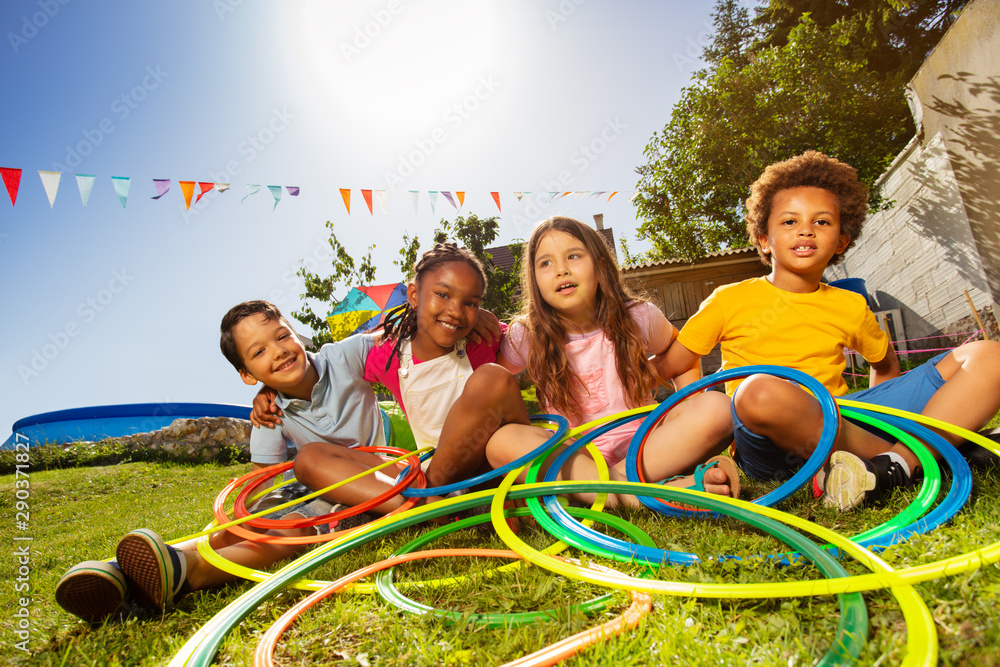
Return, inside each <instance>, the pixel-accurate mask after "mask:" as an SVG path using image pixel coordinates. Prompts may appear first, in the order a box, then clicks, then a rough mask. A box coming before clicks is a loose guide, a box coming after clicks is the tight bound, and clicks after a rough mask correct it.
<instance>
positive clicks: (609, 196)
mask: <svg viewBox="0 0 1000 667" xmlns="http://www.w3.org/2000/svg"><path fill="white" fill-rule="evenodd" d="M616 194H618V190H615V191H614V192H612V193H611V194H609V195H608V201H611V198H612V197H614V196H615V195H616Z"/></svg>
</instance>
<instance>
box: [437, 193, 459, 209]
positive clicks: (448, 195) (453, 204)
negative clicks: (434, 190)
mask: <svg viewBox="0 0 1000 667" xmlns="http://www.w3.org/2000/svg"><path fill="white" fill-rule="evenodd" d="M441 194H442V196H444V198H445V199H447V200H448V201H449V202H450V203H451V205H452V206H454V207H455V210H456V211H457V210H458V204H456V203H455V198H454V197H452V196H451V193H450V192H448V191H447V190H442V191H441Z"/></svg>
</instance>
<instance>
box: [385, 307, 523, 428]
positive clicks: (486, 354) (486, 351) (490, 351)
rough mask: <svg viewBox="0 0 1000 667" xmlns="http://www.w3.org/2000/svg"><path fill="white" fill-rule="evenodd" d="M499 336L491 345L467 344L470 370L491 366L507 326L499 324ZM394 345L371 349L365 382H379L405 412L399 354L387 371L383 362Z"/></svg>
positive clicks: (414, 358)
mask: <svg viewBox="0 0 1000 667" xmlns="http://www.w3.org/2000/svg"><path fill="white" fill-rule="evenodd" d="M500 329H501V334H500V338H499V339H497V340H494V341H493V343H492V344H487V343H484V342H479V343H473V342H471V341H470V342H468V343H466V345H465V353H466V354H467V355H468V357H469V363H470V364H471V365H472V370H473V371H475V370H476V369H477V368H479V367H480V366H482V365H483V364H491V363H493V362H495V361H496V360H497V352H498V351H499V350H500V341H501V340H502V339H503V332H505V331H506V330H507V326H506V325H505V324H503V323H501V324H500ZM395 344H396V341H395V340H383V341H382V342H381V343H379V344H378V345H376V346H375V347H373V348H372V351H371V352H369V353H368V358H367V359H366V360H365V380H367V381H368V382H381V383H382V384H384V385H385V386H386V388H388V389H389V391H391V392H392V395H393V396H394V397H395V398H396V402H397V403H399V405H400V407H402V408H403V411H404V412H405V411H406V406H404V405H403V400H402V398H401V397H400V393H401V392H400V389H399V353H398V352H397V354H396V356H394V357H393V358H392V363H391V364H390V365H389V369H388V370H386V367H385V362H386V361H388V360H389V355H390V354H391V353H392V348H393V346H394V345H395ZM413 363H415V364H419V363H421V360H420V359H417V358H416V357H413Z"/></svg>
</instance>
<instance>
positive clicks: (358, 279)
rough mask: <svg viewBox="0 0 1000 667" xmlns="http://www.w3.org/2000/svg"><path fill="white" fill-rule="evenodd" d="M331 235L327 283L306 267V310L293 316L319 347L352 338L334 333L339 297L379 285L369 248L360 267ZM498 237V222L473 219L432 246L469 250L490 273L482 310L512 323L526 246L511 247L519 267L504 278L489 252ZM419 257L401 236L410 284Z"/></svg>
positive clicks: (447, 228)
mask: <svg viewBox="0 0 1000 667" xmlns="http://www.w3.org/2000/svg"><path fill="white" fill-rule="evenodd" d="M326 226H327V228H328V229H329V230H330V239H329V244H330V249H331V250H332V253H331V262H330V264H331V267H330V268H331V273H330V275H328V276H326V277H323V276H321V275H319V274H318V273H314V272H312V271H310V270H308V269H307V268H306V267H305V266H302V267H300V268H299V270H298V272H297V273H298V275H299V276H301V277H302V279H303V280H304V281H305V293H304V294H301V295H299V296H300V297H301V299H302V307H301V308H300V309H299V310H297V311H294V312H293V313H292V316H293V317H294V318H295V319H297V320H298V321H300V322H302V323H303V324H305V325H307V326H309V327H310V328H311V329H312V330H313V332H314V334H313V342H314V343H315V344H316V346H317V347H318V346H320V345H323V344H324V343H329V342H331V341H334V340H340V339H341V338H344V337H346V336H347V335H349V334H350V332H349V331H346V330H345V331H336V332H334V331H331V330H330V326H329V324H328V323H327V319H326V315H325V313H329V312H330V311H332V310H333V309H334V308H336V307H337V305H339V303H340V301H341V299H338V298H337V297H336V296H335V295H336V294H337V293H346V292H347V290H348V289H349V288H351V287H354V286H357V285H370V284H372V283H373V282H374V280H375V265H374V263H373V262H372V250H374V248H375V246H374V245H370V246H368V248H367V250H366V252H365V254H364V255H363V256H362V257H361V260H360V262H358V261H355V259H354V258H353V257H352V256H351V254H350V253H349V252H348V251H347V249H346V248H344V246H343V245H342V244H341V243H340V241H338V240H337V235H336V234H335V233H334V231H333V223H331V222H329V221H328V222H327V223H326ZM498 234H499V222H498V218H496V217H491V218H479V217H478V216H477V215H475V214H469V215H468V216H466V217H462V216H459V217H457V218H456V219H455V220H454V221H452V222H449V221H448V220H442V221H441V225H440V227H438V228H437V229H436V230H435V231H434V236H433V242H434V243H440V242H444V241H449V240H451V241H455V242H457V243H459V245H462V246H465V247H466V248H469V249H470V250H471V251H472V252H473V253H474V254H475V255H476V257H478V258H479V260H480V261H481V262H483V266H485V267H486V272H487V278H488V279H489V288H488V289H487V291H486V295H485V297H484V299H483V304H482V306H483V308H486V309H487V310H490V311H492V312H493V313H495V314H496V315H497V316H498V317H500V318H501V319H507V318H509V317H510V316H511V315H512V314H513V313H514V311H515V310H516V305H517V304H516V301H517V294H518V290H519V288H520V257H521V247H522V245H523V244H522V242H515V243H512V244H511V245H510V246H509V247H510V250H511V253H512V254H513V255H514V258H515V260H517V261H515V263H514V266H513V268H512V270H511V271H510V272H509V273H504V272H503V271H501V270H500V269H499V268H497V267H494V266H493V264H492V259H493V258H492V255H490V253H488V252H487V251H486V248H487V247H488V246H490V245H491V244H493V243H494V241H495V240H496V238H497V235H498ZM419 252H420V240H419V239H418V238H417V237H416V236H413V237H410V236H409V235H407V234H404V235H403V246H402V247H401V248H400V250H399V258H398V259H395V260H393V264H394V265H395V266H397V267H398V268H399V270H400V275H401V280H402V281H403V282H408V281H409V280H411V279H412V278H413V266H414V264H416V261H417V257H418V255H419Z"/></svg>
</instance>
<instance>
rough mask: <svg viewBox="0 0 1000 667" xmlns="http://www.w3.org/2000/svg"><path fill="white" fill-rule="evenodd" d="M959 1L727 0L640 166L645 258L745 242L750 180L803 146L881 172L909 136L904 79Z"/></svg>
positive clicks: (869, 173)
mask: <svg viewBox="0 0 1000 667" xmlns="http://www.w3.org/2000/svg"><path fill="white" fill-rule="evenodd" d="M958 4H960V3H957V2H956V1H955V0H910V1H909V2H906V1H905V0H836V1H834V0H771V1H770V2H769V3H767V4H766V5H763V6H761V7H758V8H757V9H756V12H755V16H753V17H751V16H750V13H749V11H748V10H747V9H745V8H743V7H741V6H740V5H739V4H738V3H737V2H736V1H735V0H720V2H718V3H717V5H716V8H715V12H714V13H713V22H714V26H715V35H714V37H713V41H712V42H711V43H710V44H709V45H708V46H707V47H706V48H705V50H704V53H703V56H704V58H705V61H706V67H705V68H704V69H702V70H700V71H698V72H696V73H695V75H694V82H693V83H692V85H690V86H688V87H687V88H685V89H684V90H683V92H682V95H681V99H680V101H679V102H678V103H677V105H676V106H675V107H674V109H673V112H672V114H671V118H670V121H669V122H668V123H667V125H666V126H665V127H664V128H663V130H661V131H660V132H657V133H655V134H654V135H653V137H652V139H651V140H650V142H649V144H648V145H647V146H646V150H645V157H646V159H647V162H646V164H643V165H641V166H639V167H638V168H637V170H636V171H637V173H638V174H639V176H640V180H639V183H638V186H637V188H636V189H637V190H638V191H639V194H638V195H637V197H636V199H635V201H636V207H637V209H638V211H639V214H640V216H641V217H642V218H643V220H644V222H643V223H642V225H641V226H640V227H639V229H638V235H639V237H640V238H644V239H648V240H649V241H650V242H651V244H652V246H653V248H652V250H651V251H650V252H649V253H648V254H647V257H646V259H649V260H654V261H655V260H662V259H668V258H684V259H696V258H698V257H702V256H704V255H705V254H707V253H710V252H714V251H717V250H721V249H723V248H727V247H742V246H745V245H747V244H748V239H747V238H746V232H745V229H744V225H743V201H744V200H745V199H746V197H747V196H748V194H749V185H750V183H752V182H753V181H754V180H755V179H756V178H757V176H759V175H760V173H761V171H763V169H764V167H766V166H767V165H768V164H771V163H772V162H775V161H778V160H784V159H786V158H788V157H791V156H793V155H796V154H798V153H801V152H803V151H805V150H807V149H815V150H820V151H822V152H824V153H827V154H829V155H832V156H834V157H836V158H838V159H840V160H843V161H845V162H847V163H849V164H851V165H852V166H854V167H855V168H857V169H858V173H859V176H860V178H861V179H862V180H863V181H864V182H866V183H867V184H869V185H872V184H873V183H874V182H875V181H876V180H877V179H878V177H879V176H880V175H881V174H882V173H883V172H884V171H885V169H886V168H887V167H888V165H889V164H890V163H891V161H892V159H893V157H894V156H895V155H896V154H897V153H898V152H899V151H900V150H901V149H902V148H903V146H905V144H906V142H907V140H908V139H909V138H910V137H911V136H912V135H913V131H914V128H913V124H912V120H911V118H910V114H909V111H908V108H907V105H906V101H905V97H904V86H905V83H906V81H908V80H909V78H910V77H911V76H912V74H913V73H914V71H915V69H916V67H917V66H919V63H920V62H922V60H923V57H924V55H926V53H927V51H928V50H929V48H931V46H932V45H933V43H935V42H936V36H937V37H939V36H940V35H939V33H940V31H941V30H943V28H942V27H941V26H943V25H946V24H947V22H948V20H949V18H948V17H953V14H954V11H955V5H958ZM931 40H933V41H931ZM872 192H873V199H872V202H871V203H872V205H873V207H879V206H880V205H881V202H880V200H879V198H878V193H877V192H876V191H875V190H874V188H873V189H872Z"/></svg>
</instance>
